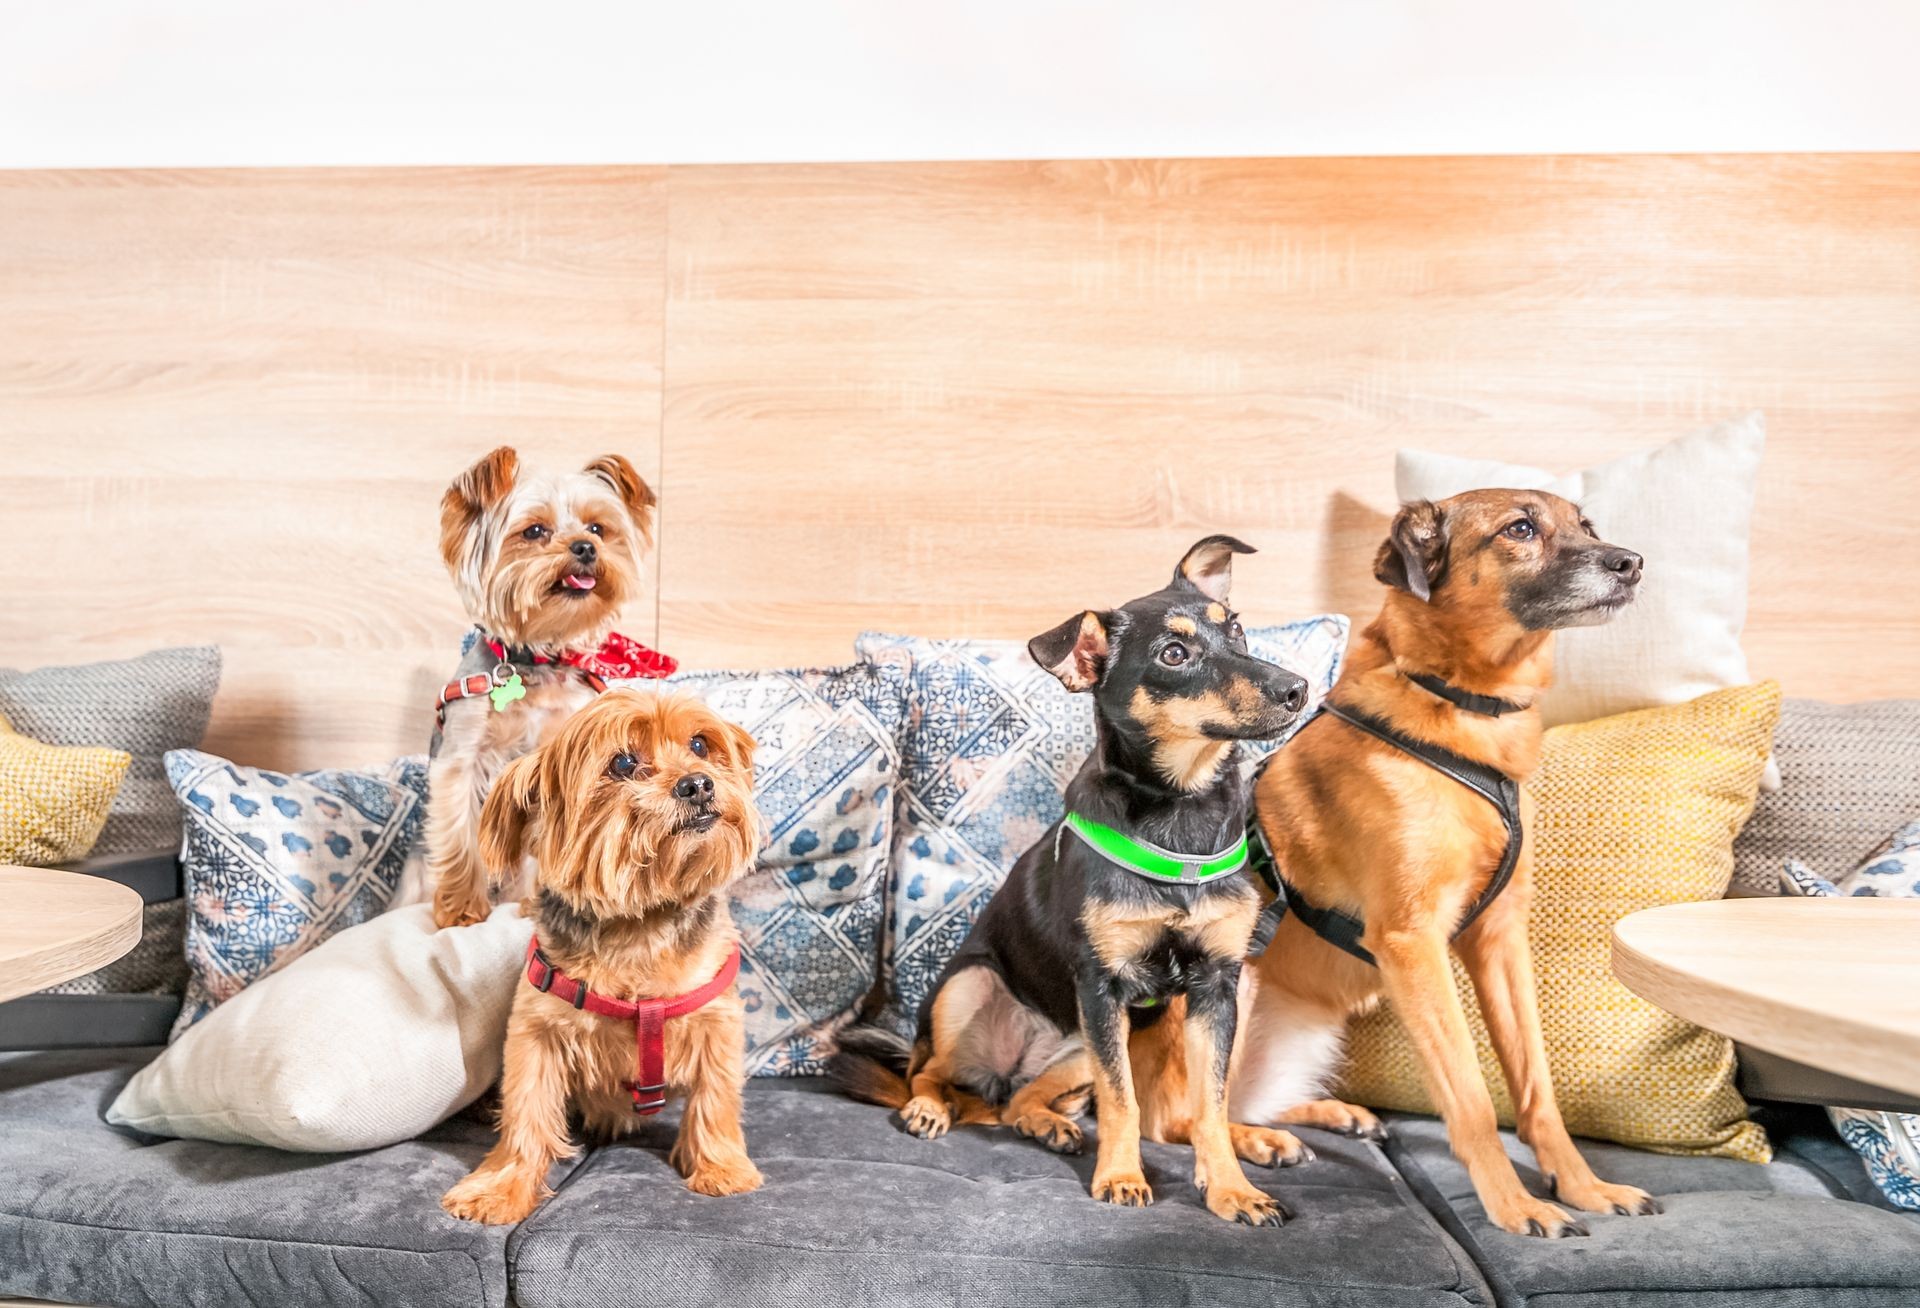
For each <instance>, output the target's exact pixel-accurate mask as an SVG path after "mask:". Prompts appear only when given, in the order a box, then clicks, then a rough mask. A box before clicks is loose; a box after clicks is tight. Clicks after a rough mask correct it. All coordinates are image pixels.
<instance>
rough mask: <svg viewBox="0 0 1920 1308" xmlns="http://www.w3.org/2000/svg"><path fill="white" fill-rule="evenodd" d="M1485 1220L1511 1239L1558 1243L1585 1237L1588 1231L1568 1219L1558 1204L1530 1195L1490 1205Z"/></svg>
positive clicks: (1572, 1219)
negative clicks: (1533, 1237) (1523, 1237)
mask: <svg viewBox="0 0 1920 1308" xmlns="http://www.w3.org/2000/svg"><path fill="white" fill-rule="evenodd" d="M1487 1216H1488V1217H1489V1218H1491V1219H1492V1221H1493V1224H1494V1225H1495V1226H1497V1227H1499V1228H1500V1229H1501V1230H1503V1231H1506V1232H1508V1233H1509V1234H1512V1235H1537V1236H1542V1237H1544V1238H1546V1239H1548V1240H1561V1239H1565V1238H1566V1237H1567V1236H1570V1235H1585V1234H1586V1233H1587V1228H1586V1227H1585V1226H1583V1225H1582V1224H1581V1223H1580V1222H1578V1221H1577V1220H1575V1219H1574V1218H1572V1217H1569V1216H1568V1215H1567V1212H1566V1210H1565V1209H1564V1208H1561V1207H1560V1206H1559V1205H1558V1204H1550V1203H1548V1202H1547V1201H1546V1200H1544V1199H1535V1198H1534V1197H1533V1196H1532V1195H1530V1194H1523V1195H1521V1196H1520V1198H1518V1199H1516V1200H1512V1201H1510V1202H1507V1203H1503V1204H1489V1205H1488V1206H1487Z"/></svg>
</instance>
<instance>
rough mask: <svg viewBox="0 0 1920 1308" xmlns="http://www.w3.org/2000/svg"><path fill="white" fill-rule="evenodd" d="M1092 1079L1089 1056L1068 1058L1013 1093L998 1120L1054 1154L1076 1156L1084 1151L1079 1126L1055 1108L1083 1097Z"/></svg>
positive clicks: (1080, 1055) (1083, 1140) (1078, 1055)
mask: <svg viewBox="0 0 1920 1308" xmlns="http://www.w3.org/2000/svg"><path fill="white" fill-rule="evenodd" d="M1093 1079H1094V1067H1093V1058H1092V1056H1091V1055H1089V1054H1087V1053H1086V1052H1085V1051H1082V1052H1080V1053H1077V1054H1070V1055H1068V1056H1067V1057H1065V1058H1062V1059H1061V1060H1060V1061H1058V1062H1056V1063H1055V1064H1053V1066H1051V1067H1049V1068H1047V1069H1046V1070H1045V1071H1044V1072H1042V1073H1040V1075H1039V1076H1036V1077H1034V1078H1033V1080H1031V1081H1029V1082H1027V1083H1026V1084H1025V1085H1023V1086H1021V1087H1020V1088H1019V1089H1018V1090H1016V1091H1014V1092H1013V1097H1012V1098H1010V1099H1008V1100H1007V1107H1006V1110H1005V1111H1004V1112H1002V1113H1001V1114H1000V1116H1001V1119H1002V1120H1004V1121H1005V1122H1006V1123H1007V1125H1009V1126H1011V1127H1012V1128H1013V1129H1014V1130H1016V1131H1018V1132H1019V1133H1020V1134H1021V1135H1024V1136H1027V1137H1029V1138H1030V1139H1034V1140H1038V1141H1039V1142H1040V1143H1041V1144H1043V1145H1045V1146H1046V1147H1047V1148H1049V1149H1051V1150H1053V1151H1054V1152H1055V1153H1057V1154H1077V1153H1079V1152H1080V1151H1081V1150H1082V1149H1083V1148H1085V1147H1086V1137H1085V1135H1083V1134H1082V1133H1081V1130H1080V1124H1079V1123H1078V1122H1076V1121H1074V1120H1073V1119H1072V1118H1071V1117H1068V1116H1067V1115H1066V1114H1065V1113H1062V1112H1060V1111H1059V1110H1058V1109H1057V1108H1055V1107H1054V1105H1055V1104H1057V1103H1059V1102H1060V1101H1061V1100H1067V1101H1069V1102H1071V1101H1072V1100H1074V1099H1076V1098H1078V1097H1080V1096H1082V1095H1084V1094H1085V1092H1086V1088H1087V1086H1089V1085H1091V1084H1092V1082H1093Z"/></svg>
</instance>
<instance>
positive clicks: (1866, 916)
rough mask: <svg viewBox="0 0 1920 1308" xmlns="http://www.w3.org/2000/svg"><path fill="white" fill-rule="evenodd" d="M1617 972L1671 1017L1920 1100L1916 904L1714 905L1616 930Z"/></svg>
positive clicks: (1660, 914)
mask: <svg viewBox="0 0 1920 1308" xmlns="http://www.w3.org/2000/svg"><path fill="white" fill-rule="evenodd" d="M1613 971H1614V975H1615V976H1617V977H1619V978H1620V980H1621V981H1622V982H1623V983H1624V984H1625V985H1626V987H1627V988H1628V989H1629V990H1631V991H1633V992H1634V993H1635V994H1637V995H1639V996H1640V997H1641V998H1643V999H1646V1000H1648V1001H1650V1002H1652V1003H1654V1004H1658V1005H1659V1006H1660V1007H1661V1008H1664V1009H1666V1010H1667V1011H1668V1012H1669V1013H1672V1014H1674V1015H1675V1016H1676V1017H1683V1018H1685V1019H1686V1020H1687V1021H1689V1022H1696V1023H1698V1024H1699V1025H1701V1026H1703V1027H1706V1028H1707V1029H1708V1030H1710V1031H1718V1032H1720V1033H1722V1034H1723V1035H1729V1036H1732V1037H1733V1038H1734V1039H1736V1040H1739V1041H1742V1042H1744V1043H1746V1044H1750V1045H1754V1046H1756V1047H1758V1048H1760V1049H1764V1050H1766V1051H1768V1052H1769V1053H1774V1054H1779V1055H1780V1056H1781V1057H1783V1058H1790V1059H1793V1060H1794V1061H1796V1062H1799V1063H1805V1064H1807V1065H1808V1066H1810V1067H1817V1068H1821V1069H1823V1070H1825V1071H1829V1072H1836V1073H1839V1074H1840V1075H1842V1076H1849V1077H1852V1078H1854V1079H1855V1080H1859V1081H1865V1082H1868V1083H1870V1084H1872V1085H1876V1086H1883V1087H1885V1088H1887V1089H1890V1090H1896V1091H1899V1092H1901V1093H1904V1094H1909V1095H1920V899H1856V898H1848V899H1785V898H1782V899H1721V900H1713V901H1709V902H1706V903H1699V904H1669V905H1666V906H1664V907H1661V908H1650V909H1646V910H1644V911H1642V912H1639V913H1634V914H1631V915H1630V916H1628V917H1625V918H1622V919H1621V920H1620V921H1619V922H1618V923H1616V924H1615V925H1614V928H1613Z"/></svg>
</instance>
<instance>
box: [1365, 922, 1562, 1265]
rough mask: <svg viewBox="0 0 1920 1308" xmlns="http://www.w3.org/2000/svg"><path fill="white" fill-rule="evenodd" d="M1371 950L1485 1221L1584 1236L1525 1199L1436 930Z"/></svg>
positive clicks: (1385, 941)
mask: <svg viewBox="0 0 1920 1308" xmlns="http://www.w3.org/2000/svg"><path fill="white" fill-rule="evenodd" d="M1371 934H1372V933H1371V932H1369V935H1371ZM1368 947H1369V948H1370V949H1372V951H1373V955H1374V958H1375V959H1376V960H1377V961H1378V963H1379V967H1380V976H1381V979H1382V980H1383V981H1384V982H1385V983H1386V990H1387V997H1388V998H1389V999H1390V1000H1392V1002H1393V1007H1394V1012H1395V1013H1396V1014H1397V1015H1398V1016H1399V1018H1400V1021H1401V1022H1402V1024H1404V1025H1405V1027H1406V1028H1407V1035H1408V1036H1409V1037H1410V1038H1411V1039H1412V1041H1413V1047H1414V1048H1415V1049H1416V1050H1418V1051H1419V1053H1420V1063H1421V1071H1422V1073H1423V1076H1424V1079H1425V1081H1426V1083H1427V1090H1428V1093H1430V1094H1431V1095H1432V1096H1433V1099H1434V1103H1435V1105H1436V1106H1437V1107H1438V1108H1439V1109H1440V1116H1441V1118H1442V1119H1444V1120H1445V1122H1446V1124H1447V1142H1448V1144H1450V1145H1451V1146H1452V1147H1453V1153H1454V1156H1455V1157H1456V1158H1458V1159H1459V1160H1460V1161H1461V1163H1463V1164H1464V1165H1465V1166H1466V1169H1467V1175H1468V1176H1469V1177H1471V1178H1472V1180H1473V1188H1474V1190H1475V1191H1476V1192H1477V1193H1478V1194H1479V1196H1480V1202H1481V1204H1482V1205H1483V1206H1484V1207H1485V1208H1486V1210H1487V1216H1488V1217H1489V1218H1490V1219H1491V1220H1492V1221H1493V1223H1494V1225H1496V1226H1498V1227H1499V1228H1500V1229H1501V1230H1503V1231H1510V1232H1512V1233H1513V1234H1515V1235H1530V1234H1531V1235H1545V1236H1550V1237H1555V1236H1563V1235H1584V1234H1586V1228H1585V1227H1583V1226H1581V1225H1580V1223H1578V1222H1576V1221H1574V1220H1573V1218H1571V1217H1569V1216H1568V1215H1567V1214H1566V1212H1565V1211H1564V1210H1562V1209H1561V1208H1560V1207H1558V1206H1557V1205H1555V1204H1550V1203H1547V1202H1545V1201H1544V1200H1541V1199H1536V1198H1534V1197H1533V1196H1532V1195H1530V1194H1528V1193H1527V1191H1526V1189H1525V1187H1523V1186H1522V1185H1521V1184H1520V1176H1519V1174H1518V1173H1517V1172H1515V1171H1514V1170H1513V1164H1512V1163H1511V1162H1510V1161H1508V1159H1507V1155H1506V1151H1505V1150H1504V1149H1502V1148H1501V1147H1500V1131H1499V1124H1498V1122H1497V1121H1496V1119H1495V1117H1494V1112H1493V1100H1492V1098H1491V1097H1490V1096H1489V1095H1488V1094H1487V1086H1486V1082H1484V1081H1483V1080H1481V1078H1480V1065H1479V1060H1478V1057H1477V1056H1476V1055H1475V1053H1474V1048H1473V1034H1472V1032H1471V1031H1469V1030H1468V1028H1467V1015H1466V1012H1465V1010H1463V1009H1462V1008H1461V1007H1460V996H1459V994H1458V993H1457V992H1456V991H1455V990H1454V988H1453V972H1452V970H1451V969H1450V968H1449V967H1448V965H1447V947H1446V943H1445V941H1444V940H1443V939H1442V938H1441V937H1440V935H1439V934H1438V933H1437V932H1435V931H1426V930H1422V931H1386V932H1382V933H1381V936H1380V939H1379V942H1378V943H1374V942H1373V941H1371V940H1369V941H1368Z"/></svg>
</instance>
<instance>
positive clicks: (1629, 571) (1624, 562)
mask: <svg viewBox="0 0 1920 1308" xmlns="http://www.w3.org/2000/svg"><path fill="white" fill-rule="evenodd" d="M1644 562H1645V560H1644V559H1642V558H1641V557H1640V556H1639V555H1638V554H1635V553H1634V552H1633V551H1632V550H1623V549H1619V548H1611V549H1608V550H1607V552H1606V553H1604V554H1602V555H1601V556H1600V566H1601V567H1603V568H1605V569H1606V570H1607V571H1608V572H1611V573H1613V574H1614V575H1615V576H1617V577H1619V578H1620V580H1622V581H1627V582H1634V581H1638V580H1640V568H1641V565H1642V564H1643V563H1644Z"/></svg>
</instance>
